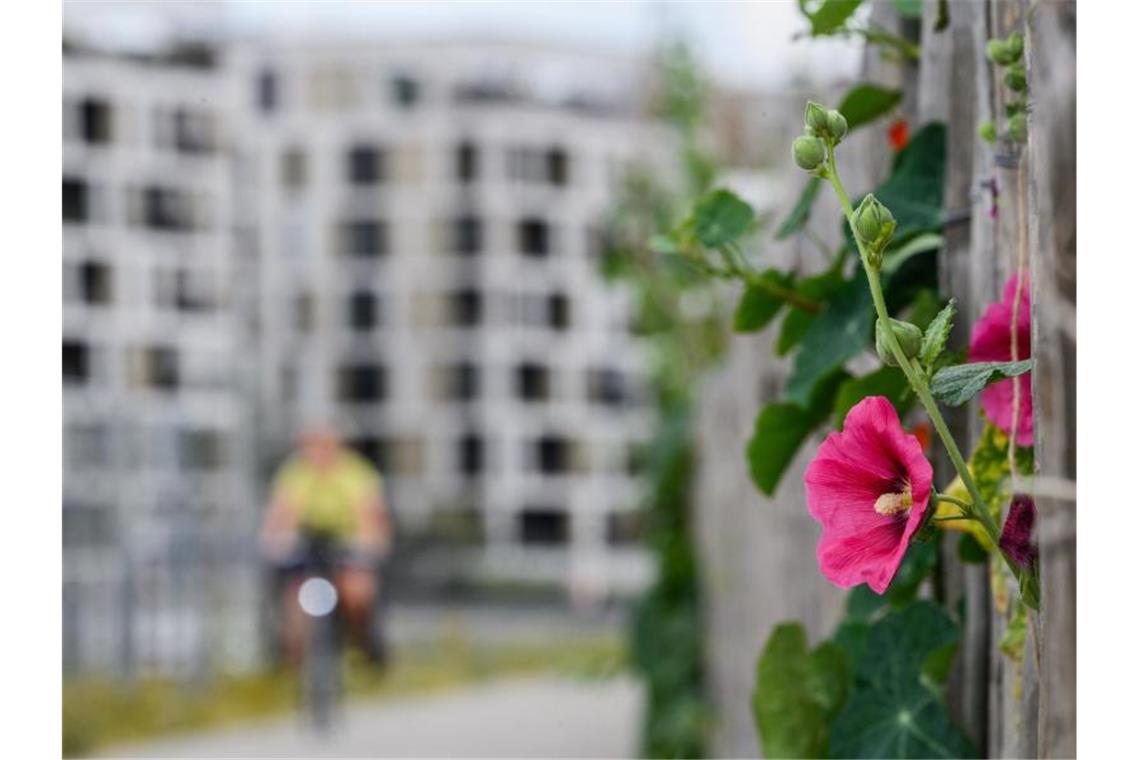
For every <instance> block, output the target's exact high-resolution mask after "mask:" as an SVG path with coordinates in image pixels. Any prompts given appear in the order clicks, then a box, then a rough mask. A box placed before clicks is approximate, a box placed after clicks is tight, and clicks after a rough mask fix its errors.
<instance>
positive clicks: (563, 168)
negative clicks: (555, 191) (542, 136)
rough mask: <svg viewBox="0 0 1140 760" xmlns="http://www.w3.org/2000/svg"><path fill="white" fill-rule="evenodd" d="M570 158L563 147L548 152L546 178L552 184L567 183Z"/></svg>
mask: <svg viewBox="0 0 1140 760" xmlns="http://www.w3.org/2000/svg"><path fill="white" fill-rule="evenodd" d="M569 164H570V159H569V157H568V156H567V155H566V151H565V150H563V149H562V148H551V149H550V150H548V151H547V152H546V178H547V180H548V181H549V182H550V184H552V185H565V184H566V181H567V179H568V175H569V169H570V167H569Z"/></svg>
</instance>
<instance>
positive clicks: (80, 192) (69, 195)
mask: <svg viewBox="0 0 1140 760" xmlns="http://www.w3.org/2000/svg"><path fill="white" fill-rule="evenodd" d="M88 190H89V188H88V186H87V183H86V182H85V181H84V180H81V179H78V178H76V177H64V178H63V221H65V222H86V221H87V219H88V218H89V214H90V209H89V208H88V202H89V197H90V193H89V192H88Z"/></svg>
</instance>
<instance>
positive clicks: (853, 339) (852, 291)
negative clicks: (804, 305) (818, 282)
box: [787, 270, 874, 404]
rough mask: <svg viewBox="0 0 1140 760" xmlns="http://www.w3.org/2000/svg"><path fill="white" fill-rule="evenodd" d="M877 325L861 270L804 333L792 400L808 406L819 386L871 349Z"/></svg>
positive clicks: (793, 376) (790, 381) (792, 383)
mask: <svg viewBox="0 0 1140 760" xmlns="http://www.w3.org/2000/svg"><path fill="white" fill-rule="evenodd" d="M873 325H874V306H873V304H872V301H871V291H870V290H869V289H868V287H867V279H866V277H865V276H864V275H863V273H862V271H861V270H860V272H859V273H858V274H857V275H856V276H855V277H854V278H853V279H851V280H848V281H847V282H846V283H845V284H844V285H843V287H842V289H840V290H839V292H837V293H836V294H835V297H834V298H833V299H832V300H831V301H830V302H829V303H828V304H827V308H826V309H824V311H823V313H822V314H820V315H819V316H818V317H817V318H816V319H815V320H814V321H813V322H812V324H811V326H810V327H808V328H807V330H806V331H805V332H804V336H803V346H802V347H801V348H800V351H799V353H797V354H796V358H795V362H794V364H793V366H792V374H791V377H790V378H789V379H788V386H787V396H788V399H789V400H790V401H794V402H796V403H799V404H806V403H807V400H808V397H809V396H810V395H811V393H812V390H813V389H814V388H815V386H816V383H818V382H819V381H820V380H821V379H823V378H824V377H826V376H827V375H828V374H830V373H831V372H832V371H834V370H835V369H836V368H838V367H842V366H843V365H844V364H845V363H846V362H847V360H848V359H851V358H852V357H855V356H858V355H859V354H860V353H862V352H863V351H865V350H866V349H867V345H868V341H869V340H870V336H871V327H872V326H873Z"/></svg>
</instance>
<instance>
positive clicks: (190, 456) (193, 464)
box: [179, 430, 224, 470]
mask: <svg viewBox="0 0 1140 760" xmlns="http://www.w3.org/2000/svg"><path fill="white" fill-rule="evenodd" d="M180 437H181V440H180V442H179V457H180V460H181V464H182V468H183V469H185V470H217V469H219V468H220V467H221V466H222V464H223V461H224V457H223V452H222V437H221V435H220V434H218V433H217V432H216V431H213V430H183V431H182V433H181V436H180Z"/></svg>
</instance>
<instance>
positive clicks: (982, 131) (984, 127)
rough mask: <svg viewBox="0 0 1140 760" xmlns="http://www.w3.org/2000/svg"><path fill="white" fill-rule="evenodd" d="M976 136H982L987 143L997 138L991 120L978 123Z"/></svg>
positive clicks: (995, 129)
mask: <svg viewBox="0 0 1140 760" xmlns="http://www.w3.org/2000/svg"><path fill="white" fill-rule="evenodd" d="M978 137H980V138H982V139H983V140H985V141H986V142H988V143H992V142H993V141H994V140H996V139H997V128H996V127H994V123H993V122H992V121H983V122H982V123H981V124H979V125H978Z"/></svg>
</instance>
